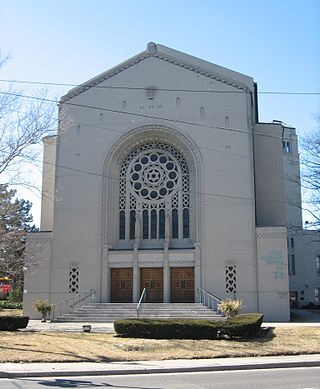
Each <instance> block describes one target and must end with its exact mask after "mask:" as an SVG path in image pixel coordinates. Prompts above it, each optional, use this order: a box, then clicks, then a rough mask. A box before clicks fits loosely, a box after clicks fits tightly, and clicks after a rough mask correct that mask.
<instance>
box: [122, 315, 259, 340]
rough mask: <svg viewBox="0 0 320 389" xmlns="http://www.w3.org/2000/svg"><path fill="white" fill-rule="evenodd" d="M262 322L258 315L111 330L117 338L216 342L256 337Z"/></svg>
mask: <svg viewBox="0 0 320 389" xmlns="http://www.w3.org/2000/svg"><path fill="white" fill-rule="evenodd" d="M262 320H263V315H261V314H259V313H253V314H246V315H239V316H236V317H235V318H232V319H229V320H219V321H210V320H190V319H181V320H177V319H170V320H151V319H127V320H118V321H116V322H115V323H114V329H115V331H116V333H117V334H118V335H120V336H123V337H129V338H151V339H217V338H218V337H222V336H228V337H241V338H250V337H253V336H255V335H256V334H257V333H258V331H259V329H260V326H261V323H262Z"/></svg>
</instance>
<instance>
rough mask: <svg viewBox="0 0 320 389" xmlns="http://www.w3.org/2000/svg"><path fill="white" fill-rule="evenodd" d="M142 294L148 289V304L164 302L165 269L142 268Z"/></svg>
mask: <svg viewBox="0 0 320 389" xmlns="http://www.w3.org/2000/svg"><path fill="white" fill-rule="evenodd" d="M140 276H141V278H140V289H141V290H140V293H142V291H143V288H146V302H147V303H162V302H163V269H162V268H142V269H141V270H140Z"/></svg>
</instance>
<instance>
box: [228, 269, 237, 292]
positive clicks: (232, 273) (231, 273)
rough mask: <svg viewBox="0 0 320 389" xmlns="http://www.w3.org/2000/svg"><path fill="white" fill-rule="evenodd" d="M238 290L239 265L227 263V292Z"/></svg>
mask: <svg viewBox="0 0 320 389" xmlns="http://www.w3.org/2000/svg"><path fill="white" fill-rule="evenodd" d="M236 291H237V267H236V265H226V292H229V293H235V292H236Z"/></svg>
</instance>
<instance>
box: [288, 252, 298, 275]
mask: <svg viewBox="0 0 320 389" xmlns="http://www.w3.org/2000/svg"><path fill="white" fill-rule="evenodd" d="M289 274H290V275H292V276H294V275H295V274H296V264H295V257H294V255H293V254H292V255H291V256H290V266H289Z"/></svg>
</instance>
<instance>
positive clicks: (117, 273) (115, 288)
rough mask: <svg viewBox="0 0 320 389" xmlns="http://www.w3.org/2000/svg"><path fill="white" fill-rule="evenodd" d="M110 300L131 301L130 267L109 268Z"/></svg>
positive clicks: (114, 301) (118, 301)
mask: <svg viewBox="0 0 320 389" xmlns="http://www.w3.org/2000/svg"><path fill="white" fill-rule="evenodd" d="M111 302H112V303H132V269H131V268H128V269H111Z"/></svg>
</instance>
